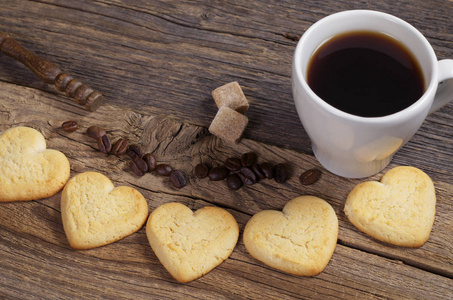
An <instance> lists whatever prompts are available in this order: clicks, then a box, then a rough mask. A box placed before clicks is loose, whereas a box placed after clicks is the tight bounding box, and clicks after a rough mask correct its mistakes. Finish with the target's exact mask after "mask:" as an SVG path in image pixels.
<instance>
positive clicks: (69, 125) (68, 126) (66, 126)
mask: <svg viewBox="0 0 453 300" xmlns="http://www.w3.org/2000/svg"><path fill="white" fill-rule="evenodd" d="M61 128H62V129H63V130H64V131H66V132H74V131H76V130H77V129H78V128H79V124H77V122H76V121H66V122H64V123H63V124H61Z"/></svg>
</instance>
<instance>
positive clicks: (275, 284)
mask: <svg viewBox="0 0 453 300" xmlns="http://www.w3.org/2000/svg"><path fill="white" fill-rule="evenodd" d="M0 90H2V91H3V95H2V101H1V102H0V114H1V116H2V118H1V119H0V130H1V131H3V130H5V129H6V128H9V127H10V126H16V125H25V126H32V127H34V128H37V129H38V130H40V131H41V132H42V133H43V134H44V135H45V137H46V140H47V142H48V147H49V148H55V149H58V150H60V151H62V152H63V153H65V154H66V155H67V156H68V158H69V159H70V163H71V176H74V175H75V174H77V173H80V172H84V171H88V170H93V171H99V172H101V173H103V174H105V175H107V176H108V177H110V178H111V179H112V180H113V181H114V183H115V185H117V186H118V185H130V186H133V187H135V188H137V189H138V190H139V191H140V192H142V193H143V195H144V196H145V198H146V199H148V201H149V207H150V209H151V210H152V209H154V208H156V207H157V206H159V205H161V204H163V203H166V202H170V201H178V202H182V203H184V204H186V205H188V206H189V207H190V208H192V209H198V208H200V207H203V206H205V205H220V206H222V207H226V208H228V210H229V211H230V212H231V213H232V214H233V215H234V217H235V218H236V220H237V221H238V223H239V226H240V229H241V232H242V230H243V228H244V226H245V224H246V222H247V221H248V219H249V218H250V216H251V215H253V214H254V213H256V212H258V211H261V210H263V209H281V208H282V207H283V206H284V204H285V203H286V202H287V201H288V200H290V199H291V198H293V197H295V196H298V195H302V194H312V195H317V196H320V197H322V198H324V199H326V200H327V201H328V202H329V203H330V204H331V205H332V206H333V207H334V209H335V211H336V213H337V215H338V217H339V224H340V234H339V244H338V245H337V248H336V250H335V253H334V255H333V257H332V260H331V261H330V263H329V265H328V266H327V268H326V269H325V270H324V272H323V273H321V274H320V275H318V276H315V277H312V278H301V277H296V276H291V275H288V274H284V273H282V272H278V271H275V270H273V269H271V268H269V267H267V266H265V265H263V264H262V263H260V262H259V261H256V260H254V259H253V258H252V257H251V256H250V255H249V254H248V253H247V252H246V250H245V247H244V245H243V243H242V236H241V237H240V240H239V243H238V245H237V246H236V248H235V250H234V251H233V254H232V256H231V257H230V259H228V260H227V261H226V262H225V263H223V264H222V265H221V266H219V267H218V268H216V269H214V270H213V271H212V272H210V273H209V274H207V275H206V276H204V277H202V278H200V279H199V280H196V281H194V282H192V283H190V284H185V285H181V284H178V283H176V282H175V281H174V280H173V279H172V278H171V276H170V275H169V274H168V273H167V272H166V270H165V269H164V268H163V267H162V265H160V263H159V261H158V260H157V257H156V256H155V255H154V253H153V252H152V250H151V248H150V247H149V244H148V242H147V240H146V235H145V232H144V229H141V230H140V231H139V232H138V233H136V234H134V235H132V236H130V237H128V238H126V239H124V240H121V241H119V242H117V243H114V244H111V245H107V246H105V247H101V248H97V249H92V250H88V251H74V250H72V249H70V247H69V244H68V243H67V240H66V237H65V235H64V232H63V228H62V225H61V216H60V207H59V199H60V194H57V195H56V196H54V197H51V198H49V199H44V200H40V201H32V202H19V203H4V204H2V205H0V224H1V228H0V232H1V234H0V248H1V251H2V253H3V254H2V257H3V259H2V260H1V261H0V268H1V269H2V274H3V275H2V281H1V283H0V285H1V286H2V288H1V290H2V291H3V293H5V295H9V296H11V297H12V296H15V297H19V298H23V297H25V298H32V297H35V298H41V297H46V298H57V297H61V298H74V297H90V296H93V295H96V296H98V297H109V296H115V297H116V296H117V297H123V298H135V299H136V298H146V297H150V296H151V295H152V296H154V297H160V298H193V299H197V298H201V299H205V298H212V299H214V298H216V299H219V298H220V299H222V298H225V299H231V298H263V299H264V298H271V299H290V298H319V297H322V298H332V299H334V298H351V297H352V298H364V299H368V298H379V297H384V298H399V297H405V298H411V299H423V298H430V297H434V298H439V299H441V298H445V299H448V298H451V297H452V296H453V294H452V293H453V291H452V290H451V285H452V280H453V279H452V277H453V274H452V269H453V257H452V256H451V253H452V249H449V248H448V247H451V245H453V241H452V234H451V230H452V229H451V228H453V226H452V225H453V220H452V216H451V206H452V199H453V197H452V196H453V195H452V194H453V187H452V185H451V183H447V182H442V181H436V180H435V182H434V183H435V186H436V189H437V190H436V191H437V196H438V207H437V215H436V222H435V225H434V228H433V232H432V234H431V237H430V239H429V241H428V242H427V243H426V244H425V245H424V246H423V247H421V248H419V249H405V248H401V247H394V246H390V245H386V244H383V243H380V242H377V241H375V240H373V239H371V238H369V237H367V236H365V235H364V234H362V233H361V232H359V231H358V230H357V229H355V228H354V227H353V226H352V225H351V224H350V223H349V222H348V220H347V219H346V217H345V215H344V213H343V212H342V209H343V203H344V199H345V197H346V195H347V193H348V192H349V190H350V189H351V188H352V187H353V186H354V185H355V184H357V183H358V182H361V180H349V179H344V178H340V177H338V176H334V175H332V174H329V173H326V172H324V173H323V174H322V177H321V179H320V181H318V182H317V183H316V184H314V185H312V186H306V187H303V186H301V185H300V184H299V183H298V179H297V177H298V176H297V175H298V174H300V173H301V172H302V171H303V170H306V169H308V168H311V167H314V166H315V167H320V166H319V164H318V162H317V161H316V160H315V158H313V157H312V156H310V155H306V154H303V153H300V152H296V151H293V150H288V149H283V148H278V147H276V146H272V145H267V144H264V143H259V142H255V141H252V140H248V139H244V140H243V141H242V142H241V143H240V144H238V145H231V144H227V143H224V142H222V141H220V140H218V139H217V138H215V137H213V136H211V135H209V134H207V132H206V129H205V128H203V127H197V126H193V125H187V124H185V123H182V122H180V121H178V120H175V119H169V118H167V117H164V116H153V115H148V114H139V113H137V112H136V111H132V110H125V109H123V108H120V107H116V106H109V105H107V106H103V107H101V108H100V109H99V110H98V111H97V112H95V113H89V112H87V111H85V110H84V109H83V108H81V107H79V106H77V104H75V103H73V102H72V101H71V100H70V99H68V98H65V97H63V96H60V95H53V94H50V93H47V92H41V91H38V90H35V89H30V88H24V87H20V86H16V85H12V84H8V83H4V82H0ZM69 119H73V120H77V121H78V122H79V124H80V126H81V128H80V129H79V130H78V131H76V132H73V133H66V132H63V131H62V130H61V129H60V128H59V127H60V125H61V123H62V122H63V121H66V120H69ZM91 125H99V126H102V127H104V128H105V129H107V130H108V133H109V135H110V137H111V138H112V139H113V140H115V139H116V138H118V137H126V138H128V139H129V140H130V141H131V142H133V143H138V144H140V145H141V146H142V148H143V150H144V151H145V152H148V151H152V152H153V153H155V155H156V156H157V158H158V160H159V161H161V162H168V163H170V164H171V165H172V166H174V167H175V168H178V169H180V170H182V171H184V172H185V173H186V175H187V176H188V179H189V185H188V186H186V187H184V188H183V189H180V190H177V189H175V188H173V187H172V186H171V185H170V184H169V182H168V180H167V179H164V178H162V177H157V176H155V175H154V174H146V175H145V176H143V177H140V178H139V177H136V176H135V175H133V174H132V173H131V172H130V171H129V170H128V167H127V164H128V159H127V157H116V156H112V155H110V156H107V155H105V154H102V153H100V152H99V151H97V150H96V144H95V142H94V141H93V140H91V139H90V138H89V137H87V136H86V135H85V134H84V131H85V130H86V128H87V127H88V126H91ZM250 150H253V151H256V152H257V153H258V154H259V157H260V160H261V161H270V162H273V163H278V162H286V163H287V164H288V166H290V167H291V174H292V176H291V177H290V179H289V180H288V181H287V182H286V183H285V184H277V183H275V182H274V181H262V182H260V183H258V184H255V185H253V186H248V187H243V188H242V189H241V190H239V191H231V190H228V188H227V187H226V186H225V184H224V183H223V182H216V183H213V182H209V180H207V179H206V180H200V179H196V178H195V177H194V176H193V175H192V174H191V171H192V169H193V167H194V165H195V164H197V163H198V162H199V161H201V160H203V161H206V162H209V163H212V164H215V163H221V162H222V161H223V160H224V159H226V158H227V157H230V156H233V155H238V154H241V153H243V152H246V151H250ZM379 176H380V175H377V176H375V177H374V178H379ZM18 286H20V288H18Z"/></svg>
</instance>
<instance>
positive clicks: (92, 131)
mask: <svg viewBox="0 0 453 300" xmlns="http://www.w3.org/2000/svg"><path fill="white" fill-rule="evenodd" d="M106 134H107V133H106V132H105V130H104V129H102V128H101V127H98V126H91V127H88V129H87V135H88V136H89V137H91V138H93V139H96V140H98V139H99V138H100V137H101V136H103V135H106Z"/></svg>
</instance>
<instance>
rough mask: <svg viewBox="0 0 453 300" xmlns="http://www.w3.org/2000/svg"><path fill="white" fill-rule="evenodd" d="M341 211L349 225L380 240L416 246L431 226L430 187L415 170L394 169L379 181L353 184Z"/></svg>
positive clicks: (432, 196)
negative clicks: (353, 186) (354, 185)
mask: <svg viewBox="0 0 453 300" xmlns="http://www.w3.org/2000/svg"><path fill="white" fill-rule="evenodd" d="M344 212H345V214H346V216H347V217H348V218H349V220H350V221H351V223H352V224H354V225H355V226H356V227H357V228H359V229H360V230H361V231H363V232H365V233H366V234H368V235H370V236H372V237H374V238H376V239H378V240H380V241H383V242H387V243H390V244H393V245H397V246H405V247H420V246H422V245H423V244H424V243H425V242H426V241H427V240H428V238H429V235H430V233H431V229H432V226H433V223H434V216H435V213H436V194H435V191H434V185H433V182H432V181H431V178H429V176H428V175H426V174H425V173H424V172H423V171H421V170H419V169H417V168H414V167H406V166H404V167H396V168H393V169H391V170H390V171H388V172H387V173H386V174H385V175H384V176H383V177H382V179H381V182H377V181H368V182H364V183H361V184H359V185H357V186H356V187H355V188H354V189H353V190H352V191H351V192H350V193H349V195H348V198H347V200H346V203H345V207H344Z"/></svg>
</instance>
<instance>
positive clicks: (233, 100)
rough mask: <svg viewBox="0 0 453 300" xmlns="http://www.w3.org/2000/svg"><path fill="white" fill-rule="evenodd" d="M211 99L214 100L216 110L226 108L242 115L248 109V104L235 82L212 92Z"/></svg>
mask: <svg viewBox="0 0 453 300" xmlns="http://www.w3.org/2000/svg"><path fill="white" fill-rule="evenodd" d="M212 98H214V101H215V103H216V104H217V107H218V108H221V107H222V106H227V107H229V108H231V109H234V110H235V111H237V112H240V113H242V114H243V113H245V112H246V111H247V109H249V102H248V101H247V98H245V95H244V92H243V91H242V88H241V86H240V85H239V83H237V81H233V82H230V83H227V84H225V85H222V86H221V87H218V88H216V89H215V90H213V91H212Z"/></svg>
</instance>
